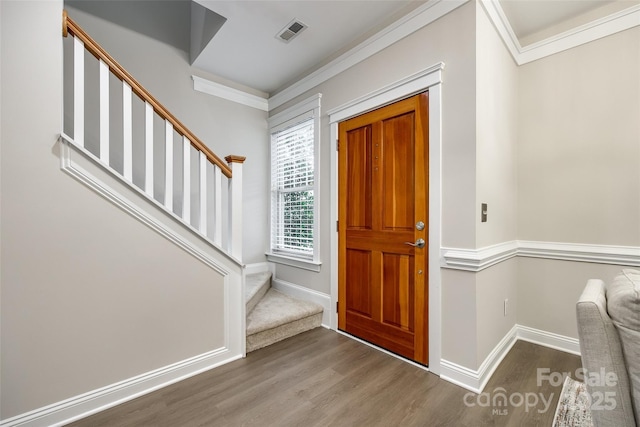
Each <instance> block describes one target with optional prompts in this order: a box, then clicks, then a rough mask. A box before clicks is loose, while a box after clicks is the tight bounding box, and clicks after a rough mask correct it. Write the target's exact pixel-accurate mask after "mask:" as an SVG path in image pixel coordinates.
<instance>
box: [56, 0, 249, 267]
mask: <svg viewBox="0 0 640 427" xmlns="http://www.w3.org/2000/svg"><path fill="white" fill-rule="evenodd" d="M62 35H63V37H67V36H68V35H70V36H72V37H73V106H74V110H73V138H70V137H68V136H67V135H64V133H63V137H64V138H65V139H67V140H68V141H69V142H71V143H73V144H74V145H75V146H76V147H79V148H80V149H82V150H84V151H86V152H88V151H87V150H86V149H85V141H84V140H85V105H84V101H85V65H84V62H85V50H86V51H88V52H89V53H90V54H91V55H93V56H94V57H95V58H96V59H97V60H98V63H99V85H100V87H99V99H100V101H99V103H100V105H99V123H100V125H99V145H100V146H99V156H97V157H98V158H99V160H100V161H101V162H102V164H103V166H106V167H107V168H108V169H109V170H111V172H114V173H116V174H118V175H120V177H121V178H123V179H124V180H125V181H126V182H127V183H128V184H130V185H132V186H134V184H133V143H132V141H133V126H134V123H133V119H132V117H133V114H132V94H135V95H136V96H138V97H139V98H140V99H141V100H142V101H143V102H144V111H145V114H144V116H145V120H144V135H145V142H144V146H145V149H144V151H145V160H144V165H145V174H144V177H145V178H144V188H141V190H142V191H143V192H144V193H145V194H146V195H147V196H148V197H149V198H151V199H152V200H155V199H154V176H153V175H154V173H153V169H154V162H153V145H154V143H153V142H154V136H153V120H154V112H155V113H157V114H158V115H159V116H160V118H161V119H162V120H164V123H165V161H164V169H165V170H164V200H163V201H159V202H160V203H162V204H163V205H164V207H165V209H167V210H168V211H169V212H171V213H173V214H175V215H176V216H178V218H181V219H182V221H183V222H185V223H186V224H187V225H188V226H190V227H191V228H192V229H193V230H194V231H196V232H198V233H199V234H201V235H202V236H204V237H206V238H207V239H209V237H208V236H209V235H212V238H211V240H212V241H213V243H214V244H216V245H217V246H219V247H220V248H222V243H223V241H222V236H223V232H222V228H223V211H222V209H223V206H224V205H225V203H223V200H222V194H223V191H222V189H223V176H224V177H225V178H226V179H227V181H228V192H227V195H228V200H227V203H226V206H227V208H228V224H226V225H227V227H228V235H227V244H228V248H226V251H227V252H228V253H229V254H230V255H231V256H233V257H234V258H236V259H237V260H241V259H242V165H243V162H244V160H245V157H242V156H233V155H232V156H227V157H225V160H226V161H227V164H225V163H224V162H223V161H222V160H220V158H219V157H218V156H216V154H214V153H213V152H212V151H211V150H210V149H209V148H208V147H207V146H206V145H205V144H204V143H203V142H202V141H201V140H200V139H199V138H198V137H197V136H195V135H194V134H193V133H192V132H191V131H190V130H189V129H188V128H187V127H186V126H185V125H183V124H182V123H181V122H180V121H179V120H178V119H177V118H176V117H175V116H174V115H173V114H171V113H170V112H169V111H168V110H167V109H166V108H165V107H164V106H163V105H162V104H161V103H160V102H158V100H156V99H155V98H154V97H153V96H152V95H151V94H150V93H149V92H148V91H147V90H146V89H145V88H144V87H143V86H142V85H141V84H140V83H138V81H136V80H135V79H134V78H133V77H132V76H131V75H130V74H129V73H128V72H127V71H126V70H125V69H124V68H123V67H122V66H121V65H120V64H118V62H116V61H115V60H114V59H113V58H112V57H111V56H110V55H109V54H108V53H107V52H106V51H105V50H104V49H103V48H102V47H101V46H100V45H99V44H98V43H97V42H96V41H95V40H93V39H92V38H91V37H90V36H89V35H88V34H87V33H86V32H85V31H84V30H83V29H82V28H80V26H78V25H77V24H76V23H75V22H74V21H73V20H72V19H71V18H69V16H68V15H67V11H66V10H65V11H63V24H62ZM110 74H113V75H114V76H115V77H117V78H118V80H120V81H121V82H122V111H123V116H122V120H123V126H122V128H123V172H122V173H120V172H119V171H116V170H115V169H113V168H111V167H109V143H110V138H109V131H110V121H109V76H110ZM174 131H175V132H177V133H178V134H179V135H181V136H182V147H183V148H182V152H183V156H182V157H183V165H182V174H183V179H182V182H183V188H182V195H183V196H182V212H181V213H180V214H178V212H177V211H176V210H174V203H173V190H174V188H173V172H174V163H173V162H174V160H173V148H174V147H173V144H174V141H173V137H174ZM191 146H192V147H194V148H195V149H196V150H197V152H198V157H199V161H198V163H199V174H198V175H199V178H198V179H199V209H200V212H199V220H198V224H195V225H192V224H191V166H192V165H191V156H190V147H191ZM207 163H211V164H212V165H213V171H214V172H213V174H214V175H213V183H214V184H213V187H214V188H213V198H214V200H213V205H214V208H213V212H208V208H207V204H208V200H207V198H208V195H210V192H208V191H207ZM209 217H212V218H213V224H214V226H213V230H211V233H209V232H208V230H207V222H208V218H209ZM223 249H224V248H223Z"/></svg>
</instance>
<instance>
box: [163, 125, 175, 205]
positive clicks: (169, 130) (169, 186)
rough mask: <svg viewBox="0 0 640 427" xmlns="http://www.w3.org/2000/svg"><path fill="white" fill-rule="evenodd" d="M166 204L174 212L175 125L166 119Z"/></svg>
mask: <svg viewBox="0 0 640 427" xmlns="http://www.w3.org/2000/svg"><path fill="white" fill-rule="evenodd" d="M164 142H165V153H164V206H165V207H166V208H167V209H169V210H170V211H171V212H173V125H172V124H171V122H169V121H168V120H165V140H164Z"/></svg>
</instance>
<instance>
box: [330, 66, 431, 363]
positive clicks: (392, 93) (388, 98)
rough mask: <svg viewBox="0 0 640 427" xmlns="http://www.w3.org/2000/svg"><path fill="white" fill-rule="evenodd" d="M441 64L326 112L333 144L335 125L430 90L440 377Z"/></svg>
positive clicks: (334, 173) (334, 181) (334, 211)
mask: <svg viewBox="0 0 640 427" xmlns="http://www.w3.org/2000/svg"><path fill="white" fill-rule="evenodd" d="M443 69H444V63H442V62H440V63H438V64H435V65H434V66H432V67H429V68H427V69H425V70H422V71H420V72H418V73H416V74H413V75H411V76H409V77H406V78H404V79H402V80H399V81H397V82H394V83H392V84H390V85H388V86H385V87H383V88H381V89H379V90H377V91H375V92H372V93H370V94H367V95H365V96H362V97H360V98H357V99H354V100H352V101H350V102H348V103H346V104H344V105H342V106H340V107H337V108H334V109H332V110H330V111H328V112H327V114H328V115H329V123H330V126H331V137H330V138H331V139H330V141H332V143H337V141H338V123H339V122H341V121H344V120H347V119H349V118H351V117H355V116H359V115H361V114H363V113H366V112H368V111H371V110H375V109H376V108H380V107H383V106H385V105H388V104H391V103H393V102H395V101H398V100H400V99H404V98H408V97H410V96H412V95H415V94H418V93H421V92H424V91H425V90H429V246H428V248H429V261H428V266H429V371H431V372H433V373H435V374H438V375H439V374H440V359H441V356H442V338H441V326H442V315H441V286H440V285H441V274H440V247H441V230H442V225H441V224H442V221H441V218H442V202H441V201H442V196H441V195H442V189H441V188H442V171H441V164H442V161H441V160H442V150H441V147H442V87H441V86H442V70H443ZM330 179H331V222H330V224H334V223H336V221H337V220H338V155H337V152H336V154H335V155H333V156H331V178H330ZM331 261H332V262H331V263H330V264H331V307H335V306H336V301H337V300H338V232H337V230H336V232H335V233H331ZM337 328H338V314H337V313H335V312H334V313H332V315H331V329H333V330H337Z"/></svg>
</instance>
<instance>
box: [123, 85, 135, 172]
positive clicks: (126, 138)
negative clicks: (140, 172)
mask: <svg viewBox="0 0 640 427" xmlns="http://www.w3.org/2000/svg"><path fill="white" fill-rule="evenodd" d="M131 122H132V118H131V86H129V85H128V84H127V83H125V82H122V141H123V148H122V151H123V156H124V157H123V164H122V168H123V174H124V178H125V179H126V180H127V181H129V182H132V181H133V126H132V123H131Z"/></svg>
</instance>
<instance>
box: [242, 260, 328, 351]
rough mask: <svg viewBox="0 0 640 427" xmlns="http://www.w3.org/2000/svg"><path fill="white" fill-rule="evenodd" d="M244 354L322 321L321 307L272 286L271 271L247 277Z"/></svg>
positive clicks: (318, 324)
mask: <svg viewBox="0 0 640 427" xmlns="http://www.w3.org/2000/svg"><path fill="white" fill-rule="evenodd" d="M245 283H246V287H245V301H246V307H247V353H249V352H252V351H254V350H258V349H259V348H263V347H266V346H268V345H271V344H274V343H276V342H278V341H282V340H284V339H287V338H289V337H292V336H294V335H297V334H300V333H302V332H305V331H308V330H311V329H314V328H317V327H318V326H320V325H321V324H322V307H321V306H319V305H318V304H314V303H312V302H308V301H302V300H299V299H296V298H293V297H290V296H288V295H285V294H283V293H282V292H279V291H277V290H275V289H273V288H272V287H271V273H270V272H265V273H256V274H250V275H247V277H246V282H245Z"/></svg>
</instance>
